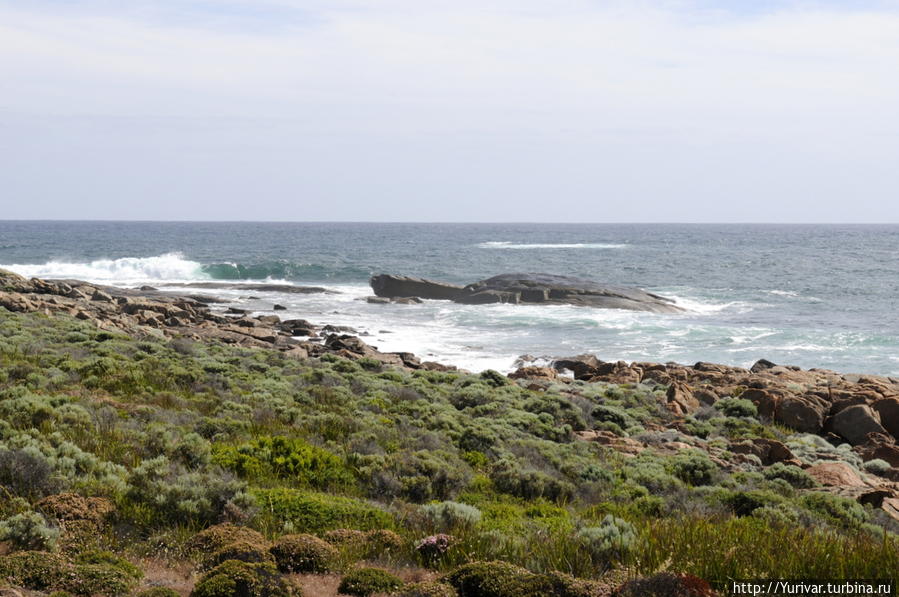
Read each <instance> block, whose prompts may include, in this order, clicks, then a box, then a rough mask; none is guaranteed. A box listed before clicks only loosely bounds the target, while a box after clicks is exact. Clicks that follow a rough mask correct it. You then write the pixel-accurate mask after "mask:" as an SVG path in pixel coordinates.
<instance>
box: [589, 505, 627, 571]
mask: <svg viewBox="0 0 899 597" xmlns="http://www.w3.org/2000/svg"><path fill="white" fill-rule="evenodd" d="M576 537H577V540H578V543H579V544H580V545H581V546H582V547H583V549H584V550H586V552H587V553H589V554H590V557H591V558H592V560H593V562H594V563H595V564H596V565H609V564H612V563H615V562H621V561H623V560H625V559H626V558H627V556H628V555H630V553H631V552H632V551H633V550H634V548H635V547H636V543H637V531H636V529H635V528H634V526H633V525H632V524H630V523H629V522H627V521H626V520H622V519H620V518H616V517H615V516H612V515H611V514H607V515H606V517H605V518H603V520H602V523H600V525H599V526H598V527H585V528H583V529H581V530H580V531H578V533H577V535H576Z"/></svg>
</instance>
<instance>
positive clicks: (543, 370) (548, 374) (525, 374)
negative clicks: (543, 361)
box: [509, 367, 557, 380]
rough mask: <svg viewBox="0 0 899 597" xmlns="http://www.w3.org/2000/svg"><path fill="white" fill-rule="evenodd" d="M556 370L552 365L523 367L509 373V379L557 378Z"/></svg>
mask: <svg viewBox="0 0 899 597" xmlns="http://www.w3.org/2000/svg"><path fill="white" fill-rule="evenodd" d="M556 377H557V375H556V370H555V369H552V368H550V367H521V368H519V369H517V370H516V371H513V372H512V373H510V374H509V379H546V380H553V379H556Z"/></svg>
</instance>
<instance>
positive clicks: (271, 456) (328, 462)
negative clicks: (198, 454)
mask: <svg viewBox="0 0 899 597" xmlns="http://www.w3.org/2000/svg"><path fill="white" fill-rule="evenodd" d="M212 460H213V462H215V463H216V464H218V465H220V466H222V467H224V468H226V469H229V470H232V471H234V472H235V473H237V474H238V475H240V476H242V477H247V478H249V479H264V478H266V477H268V476H272V475H273V476H276V477H280V478H284V479H292V480H295V481H297V482H300V483H303V484H305V485H309V486H311V487H315V488H318V489H339V488H341V487H348V486H350V485H352V484H353V481H354V479H353V474H352V472H351V471H350V469H349V468H348V467H347V465H346V463H345V462H344V461H343V459H342V458H340V457H339V456H337V455H335V454H333V453H331V452H329V451H328V450H325V449H324V448H319V447H318V446H313V445H311V444H309V443H306V442H305V441H303V440H301V439H290V438H286V437H281V436H277V437H262V438H259V439H255V440H253V441H252V442H248V443H245V444H241V445H239V446H229V445H221V444H218V445H216V446H214V447H213V457H212Z"/></svg>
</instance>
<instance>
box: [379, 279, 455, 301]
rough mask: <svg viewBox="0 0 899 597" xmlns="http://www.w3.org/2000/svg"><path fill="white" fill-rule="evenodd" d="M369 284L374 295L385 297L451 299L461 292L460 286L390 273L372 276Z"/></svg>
mask: <svg viewBox="0 0 899 597" xmlns="http://www.w3.org/2000/svg"><path fill="white" fill-rule="evenodd" d="M369 284H371V288H372V290H374V291H375V295H377V296H382V297H386V298H402V297H408V296H417V297H418V298H423V299H433V300H444V301H451V300H455V299H456V298H457V297H458V296H459V294H460V293H461V292H462V287H461V286H455V285H453V284H445V283H443V282H434V281H432V280H425V279H424V278H415V277H412V276H394V275H390V274H379V275H377V276H372V278H371V280H369Z"/></svg>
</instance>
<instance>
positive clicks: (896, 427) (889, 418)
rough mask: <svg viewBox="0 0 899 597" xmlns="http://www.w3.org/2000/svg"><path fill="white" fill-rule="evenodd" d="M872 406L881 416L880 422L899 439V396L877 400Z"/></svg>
mask: <svg viewBox="0 0 899 597" xmlns="http://www.w3.org/2000/svg"><path fill="white" fill-rule="evenodd" d="M871 408H872V409H874V411H875V412H876V413H877V414H878V415H879V416H880V424H881V425H883V427H884V429H886V430H887V431H888V432H889V433H890V435H892V436H893V437H895V438H897V439H899V398H896V397H894V396H889V397H887V398H881V399H879V400H875V401H874V403H873V404H872V405H871Z"/></svg>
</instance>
